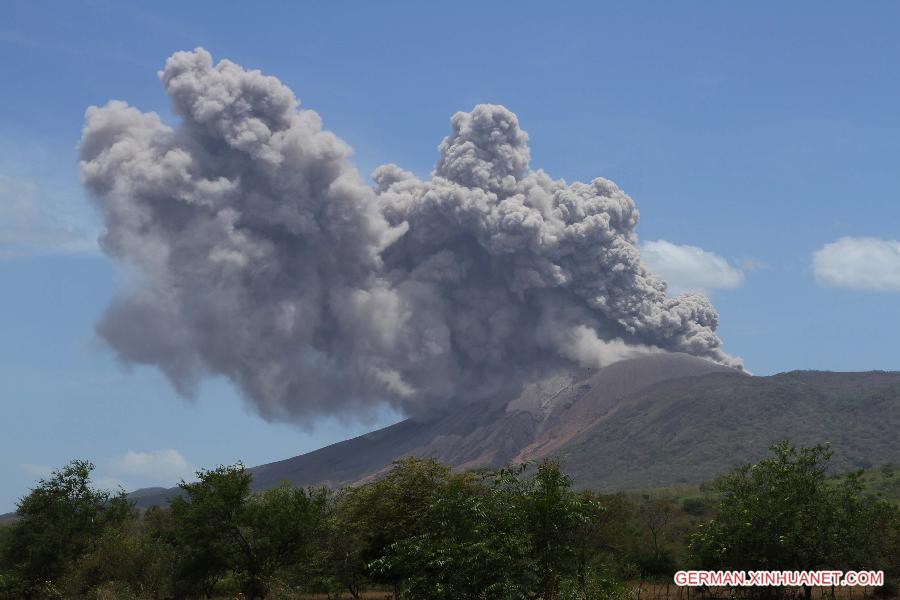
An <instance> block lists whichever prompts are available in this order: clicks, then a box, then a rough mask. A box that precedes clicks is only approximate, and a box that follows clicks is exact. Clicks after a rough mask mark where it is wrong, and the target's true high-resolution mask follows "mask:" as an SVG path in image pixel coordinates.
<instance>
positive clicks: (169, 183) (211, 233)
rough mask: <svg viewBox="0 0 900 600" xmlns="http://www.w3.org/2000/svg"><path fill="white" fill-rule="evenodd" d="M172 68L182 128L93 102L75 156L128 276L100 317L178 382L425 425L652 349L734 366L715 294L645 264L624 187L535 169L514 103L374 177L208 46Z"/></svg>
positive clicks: (291, 412) (455, 128) (259, 80)
mask: <svg viewBox="0 0 900 600" xmlns="http://www.w3.org/2000/svg"><path fill="white" fill-rule="evenodd" d="M159 75H160V79H161V81H162V83H163V86H164V87H165V90H166V93H167V94H168V95H169V97H170V98H171V100H172V103H173V106H174V109H175V111H176V112H177V113H178V115H179V116H180V117H181V124H180V125H179V126H178V127H177V128H174V129H173V128H172V127H169V126H168V125H166V124H164V123H163V122H162V121H161V120H160V119H159V117H158V116H157V115H156V114H154V113H142V112H140V111H139V110H137V109H135V108H132V107H130V106H128V105H127V104H125V103H124V102H119V101H112V102H110V103H109V104H107V105H106V106H104V107H102V108H97V107H92V108H89V109H88V111H87V115H86V124H85V128H84V134H83V137H82V140H81V145H80V158H81V162H80V168H81V174H82V178H83V181H84V183H85V185H86V186H87V188H88V189H89V190H90V191H91V193H92V194H93V196H94V197H95V198H96V199H97V202H98V204H99V206H100V208H101V209H102V211H103V214H104V217H105V222H106V233H105V234H104V236H103V238H102V240H101V241H102V246H103V249H104V251H105V252H106V253H107V254H109V255H110V256H111V257H114V258H116V259H119V260H121V261H122V262H124V263H125V264H126V265H127V266H128V267H129V269H128V272H129V273H130V274H132V277H130V278H129V280H128V285H127V286H125V287H126V289H125V291H123V293H122V294H121V296H120V297H119V298H118V299H116V300H115V301H114V303H113V304H112V306H110V307H109V308H108V310H107V311H106V313H105V314H104V316H103V318H102V320H101V321H100V323H99V324H98V326H97V328H98V331H99V333H100V335H101V336H102V337H103V338H104V339H105V340H107V341H108V342H109V344H111V345H112V347H113V348H114V349H115V350H116V351H117V352H118V354H119V355H120V356H121V357H122V358H123V359H124V360H125V361H128V362H133V363H143V364H150V365H156V366H157V367H159V368H160V369H161V370H162V371H163V372H165V374H166V375H167V376H168V378H169V379H170V380H171V381H172V383H173V385H174V386H175V387H176V388H177V390H178V391H179V392H180V393H182V394H184V395H187V396H189V395H190V394H192V393H193V391H194V390H195V388H196V386H197V384H198V382H199V380H200V379H201V378H202V377H203V376H204V375H206V374H220V375H224V376H226V377H228V378H229V379H230V380H231V381H233V382H234V383H235V384H236V385H237V386H238V387H239V388H240V389H241V390H242V392H243V393H244V395H245V396H246V398H247V399H248V400H249V401H250V402H251V403H252V404H253V405H255V407H256V408H257V409H258V411H259V413H260V414H262V415H263V416H264V417H266V418H269V419H281V420H294V421H301V420H302V419H304V418H308V417H314V416H316V415H321V414H329V413H330V414H334V413H337V414H348V413H355V414H358V413H360V412H362V413H364V412H366V411H368V410H370V409H371V408H372V407H373V406H376V405H377V404H379V403H380V402H384V401H386V402H390V403H392V404H393V405H394V406H396V407H398V408H400V409H401V410H403V411H405V412H406V413H408V414H411V415H413V416H419V417H424V416H427V415H428V414H429V413H431V412H433V411H437V410H441V409H444V408H446V407H447V406H448V404H452V403H458V402H469V401H472V400H477V399H479V398H484V397H488V396H495V395H497V394H502V393H504V392H509V391H511V390H514V389H516V388H517V387H518V386H521V385H522V384H523V383H525V382H527V381H528V380H530V379H533V378H536V377H539V376H542V375H544V374H546V373H548V372H549V371H553V370H558V369H560V368H566V367H568V368H571V367H572V366H573V365H581V366H590V367H598V366H603V365H605V364H608V363H610V362H614V361H616V360H620V359H622V358H625V357H629V356H633V355H636V354H640V353H643V352H649V351H665V350H668V351H680V352H688V353H690V354H694V355H696V356H701V357H706V358H708V359H711V360H713V361H716V362H720V363H723V364H729V365H733V366H739V361H737V360H736V359H733V358H731V357H729V356H728V355H727V354H725V353H724V352H722V350H721V349H720V342H719V339H718V338H717V337H716V335H715V329H716V326H717V324H718V314H717V313H716V311H715V309H714V308H713V307H712V306H711V304H710V303H709V301H708V300H707V299H706V298H705V297H703V296H698V295H684V296H679V297H676V298H669V297H667V295H666V284H665V283H664V282H663V281H661V280H660V279H658V278H656V277H655V276H653V275H651V274H650V273H648V272H647V270H646V269H645V268H644V267H643V266H642V265H641V261H640V257H639V255H638V250H637V248H636V246H635V243H636V241H637V237H636V235H635V232H634V230H635V226H636V225H637V222H638V211H637V209H636V208H635V205H634V203H633V202H632V200H631V198H629V197H628V196H627V195H626V194H625V193H623V192H622V191H621V190H620V189H619V188H618V187H617V186H616V185H615V184H614V183H612V182H611V181H608V180H606V179H599V178H598V179H595V180H594V181H592V182H590V183H579V182H575V183H572V184H567V183H565V182H564V181H561V180H554V179H551V178H550V176H549V175H547V174H546V173H544V172H543V171H541V170H532V169H531V168H530V166H529V160H530V155H529V149H528V136H527V134H526V133H525V132H524V131H523V130H522V129H521V128H520V127H519V123H518V120H517V119H516V116H515V115H514V114H513V113H512V112H510V111H509V110H507V109H506V108H504V107H503V106H497V105H490V104H482V105H478V106H476V107H475V108H474V109H473V110H472V112H468V113H466V112H459V113H457V114H455V115H454V116H453V118H452V120H451V132H450V135H449V136H447V137H446V138H445V139H444V140H443V142H441V144H440V158H439V159H438V161H437V164H436V165H435V168H434V172H433V173H432V176H431V178H430V179H427V180H422V179H419V178H417V177H416V176H415V175H413V174H412V173H410V172H407V171H404V170H403V169H401V168H400V167H398V166H395V165H392V164H391V165H386V166H382V167H379V168H378V169H376V171H375V172H374V173H373V175H372V178H373V180H374V182H375V186H374V187H372V186H370V185H368V184H367V183H366V182H365V181H364V180H363V179H362V178H361V177H360V175H359V174H358V173H357V171H356V170H355V168H354V167H353V165H352V164H351V163H350V162H349V156H350V148H349V147H348V146H347V145H346V144H345V143H344V142H342V141H341V140H340V139H339V138H337V137H336V136H335V135H334V134H332V133H331V132H329V131H327V130H324V129H322V124H321V120H320V118H319V115H318V114H316V113H315V112H313V111H311V110H298V102H297V100H296V98H295V97H294V95H293V93H292V92H291V90H289V89H288V88H287V87H285V86H284V85H283V84H282V83H281V82H279V81H278V80H277V79H275V78H273V77H267V76H264V75H262V74H261V73H260V72H258V71H245V70H244V69H243V68H241V67H240V66H238V65H236V64H234V63H232V62H229V61H227V60H223V61H221V62H219V63H218V64H215V65H214V64H213V62H212V57H211V56H210V55H209V53H207V52H206V51H205V50H202V49H197V50H195V51H194V52H179V53H176V54H174V55H173V56H172V57H170V58H169V59H168V61H166V65H165V69H164V70H163V71H162V72H160V74H159Z"/></svg>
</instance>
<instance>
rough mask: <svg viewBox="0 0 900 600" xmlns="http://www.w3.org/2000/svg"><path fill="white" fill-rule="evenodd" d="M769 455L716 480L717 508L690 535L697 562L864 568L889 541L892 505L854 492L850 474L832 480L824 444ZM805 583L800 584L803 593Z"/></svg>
mask: <svg viewBox="0 0 900 600" xmlns="http://www.w3.org/2000/svg"><path fill="white" fill-rule="evenodd" d="M771 451H772V453H773V455H774V456H772V457H771V458H767V459H765V460H762V461H760V462H759V463H757V464H755V465H746V466H743V467H740V468H738V469H735V470H734V471H733V472H732V473H730V474H728V475H726V476H724V477H723V478H721V479H720V480H719V481H718V489H719V492H720V493H721V495H722V496H721V500H720V502H719V505H718V508H717V514H716V516H715V518H713V519H712V520H711V521H709V522H708V523H706V524H704V525H701V526H700V528H699V529H698V530H697V531H696V532H695V533H694V534H693V535H692V536H691V541H690V550H691V553H692V555H693V557H694V559H695V560H696V561H697V562H698V563H699V564H700V565H701V566H704V567H710V568H719V569H740V570H770V569H775V570H816V569H845V570H846V569H861V568H872V567H873V566H874V565H875V564H878V562H879V561H880V560H881V559H882V558H883V556H880V555H881V554H883V553H884V552H885V551H886V548H887V547H889V546H890V542H889V541H888V540H889V537H890V535H891V533H890V532H892V531H894V530H895V528H896V509H895V508H893V507H891V506H890V505H889V504H888V503H886V502H884V501H881V500H877V499H874V498H865V497H863V496H862V494H861V490H862V488H861V484H860V482H859V478H858V476H851V477H849V478H846V479H845V480H844V481H843V482H842V483H840V484H839V485H834V484H833V483H832V482H830V481H828V478H827V477H826V467H827V463H828V460H829V459H830V458H831V451H830V450H829V449H828V447H827V446H824V445H817V446H813V447H810V448H800V449H797V448H795V447H794V446H792V445H790V444H789V443H787V442H783V443H780V444H777V445H775V446H772V448H771ZM810 594H811V589H810V588H806V595H807V597H809V596H810Z"/></svg>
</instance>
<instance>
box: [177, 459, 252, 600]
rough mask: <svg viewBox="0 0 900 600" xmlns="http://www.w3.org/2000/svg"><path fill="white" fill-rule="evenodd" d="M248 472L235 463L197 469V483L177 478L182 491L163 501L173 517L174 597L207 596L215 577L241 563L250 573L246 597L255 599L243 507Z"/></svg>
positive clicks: (248, 478)
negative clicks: (176, 560)
mask: <svg viewBox="0 0 900 600" xmlns="http://www.w3.org/2000/svg"><path fill="white" fill-rule="evenodd" d="M251 477H252V476H251V475H250V473H248V472H247V471H246V469H244V466H243V465H242V464H240V463H238V464H236V465H233V466H220V467H218V468H216V469H213V470H202V471H198V472H197V479H198V481H196V482H192V483H187V482H184V481H182V482H181V484H180V487H181V489H182V492H183V493H182V495H180V496H176V497H174V498H171V499H170V501H169V504H170V507H171V511H172V518H173V520H174V525H175V527H174V529H173V535H174V539H173V540H172V541H173V542H174V544H175V545H176V546H177V547H178V550H179V564H178V572H177V576H176V595H177V596H180V597H197V596H201V595H205V596H207V597H209V596H211V595H212V592H213V590H214V588H215V586H216V583H217V582H218V580H219V579H220V578H221V577H222V576H223V575H224V574H225V573H226V572H227V571H228V570H229V569H231V568H232V567H233V566H234V565H236V564H238V563H242V564H243V565H245V566H246V567H247V568H248V569H249V571H250V573H248V574H247V577H248V579H250V581H248V582H247V584H246V588H247V590H246V591H247V592H249V593H248V595H250V596H251V597H259V590H257V589H255V586H256V585H257V584H259V585H261V582H258V581H254V576H255V574H256V568H255V567H256V561H255V556H254V554H253V549H252V546H251V545H250V541H249V540H248V538H247V531H246V525H245V509H246V506H247V504H248V502H249V499H250V480H251Z"/></svg>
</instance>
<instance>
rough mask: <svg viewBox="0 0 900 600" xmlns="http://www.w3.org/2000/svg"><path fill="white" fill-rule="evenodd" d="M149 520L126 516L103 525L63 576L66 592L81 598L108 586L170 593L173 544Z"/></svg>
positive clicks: (122, 592) (143, 593)
mask: <svg viewBox="0 0 900 600" xmlns="http://www.w3.org/2000/svg"><path fill="white" fill-rule="evenodd" d="M157 510H158V509H157ZM155 512H156V511H153V512H152V513H151V517H152V515H153V514H155ZM150 523H151V522H148V521H147V520H146V519H143V520H138V519H128V520H125V521H123V522H121V523H118V524H116V525H112V526H109V527H107V528H106V530H104V532H103V533H102V534H101V535H100V537H99V538H98V539H97V540H96V541H95V542H94V544H93V545H92V547H91V548H90V549H88V550H87V551H86V552H85V553H84V554H82V555H81V556H80V557H79V558H78V560H76V561H75V563H74V565H73V566H72V568H71V570H70V572H69V574H68V575H67V576H66V578H65V580H64V584H63V586H62V587H63V589H64V590H65V593H66V596H67V597H73V598H85V597H89V596H90V594H91V593H92V592H93V593H95V595H100V594H99V593H98V592H99V591H101V590H104V589H107V590H109V589H112V590H117V593H118V595H119V596H121V597H130V596H139V597H142V598H154V599H158V598H164V597H170V596H171V594H172V592H173V589H174V588H173V583H174V579H173V577H174V571H173V568H172V565H173V563H174V562H175V555H174V548H173V547H172V546H170V545H169V544H167V543H165V542H164V541H162V540H161V539H159V538H158V537H157V536H155V535H153V531H152V530H151V528H150Z"/></svg>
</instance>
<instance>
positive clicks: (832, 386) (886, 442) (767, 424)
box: [132, 353, 900, 506]
mask: <svg viewBox="0 0 900 600" xmlns="http://www.w3.org/2000/svg"><path fill="white" fill-rule="evenodd" d="M897 427H900V373H898V372H891V371H867V372H855V373H853V372H851V373H836V372H831V371H810V370H802V371H789V372H785V373H779V374H776V375H770V376H764V377H760V376H751V375H747V374H746V373H743V372H739V371H736V370H733V369H730V368H728V367H724V366H722V365H718V364H715V363H712V362H710V361H707V360H704V359H700V358H696V357H693V356H689V355H684V354H673V353H665V354H651V355H647V356H643V357H640V358H635V359H630V360H625V361H620V362H618V363H614V364H613V365H610V366H608V367H606V368H604V369H600V370H593V371H589V370H579V371H573V372H571V373H561V374H559V375H557V376H555V377H551V378H548V379H546V380H543V381H541V382H538V383H537V384H533V385H532V386H528V387H527V388H526V389H525V390H523V391H522V393H521V394H520V395H518V396H517V397H516V398H513V399H512V400H510V401H508V402H504V403H482V404H478V403H476V404H467V405H463V406H460V407H459V408H458V409H457V410H454V411H451V412H449V413H447V414H445V415H443V416H441V417H439V418H436V419H434V420H431V421H427V422H416V421H414V420H411V419H407V420H404V421H401V422H399V423H395V424H393V425H390V426H388V427H385V428H383V429H379V430H377V431H373V432H370V433H366V434H364V435H361V436H358V437H356V438H352V439H349V440H345V441H342V442H338V443H336V444H332V445H329V446H325V447H323V448H320V449H318V450H314V451H312V452H308V453H306V454H302V455H299V456H295V457H291V458H287V459H283V460H280V461H275V462H272V463H267V464H264V465H259V466H257V467H253V468H251V469H250V472H251V473H252V474H253V488H254V489H257V490H262V489H267V488H270V487H273V486H275V485H278V484H279V483H280V482H281V481H282V480H287V481H289V482H290V483H292V484H294V485H328V486H331V487H340V486H343V485H350V484H354V483H359V482H363V481H367V480H370V479H372V478H374V477H377V476H378V475H379V474H381V473H383V472H384V471H385V470H386V469H388V468H390V465H391V463H392V461H393V460H396V459H398V458H401V457H404V456H420V457H429V458H435V459H437V460H440V461H442V462H445V463H448V464H451V465H452V466H454V467H456V468H458V469H466V468H473V467H480V466H486V467H498V466H503V465H506V464H509V463H511V462H517V461H522V460H539V459H541V458H543V457H547V456H554V457H558V458H559V459H560V460H562V461H563V464H564V466H565V468H566V469H567V471H569V472H570V474H571V475H572V476H573V478H574V480H575V484H576V485H577V486H579V487H591V488H595V489H598V490H603V491H612V490H616V489H628V488H636V487H658V486H666V485H677V484H682V483H699V482H701V481H705V480H708V479H710V478H712V477H715V476H716V475H719V474H721V473H722V472H724V471H726V470H727V469H729V468H731V467H733V466H735V465H737V464H743V463H746V462H751V461H753V460H757V459H758V458H760V457H762V456H763V455H764V454H765V453H766V449H767V448H768V446H769V445H771V444H772V443H775V442H777V441H780V440H782V439H791V440H792V441H794V442H796V443H800V444H811V443H816V442H820V441H832V442H834V443H835V450H836V455H835V461H834V464H835V467H836V468H839V469H845V470H848V469H850V468H854V467H856V466H865V465H866V464H876V463H883V462H900V442H898V441H897V439H896V437H897V436H895V435H893V433H892V432H893V431H896V429H897ZM873 435H874V438H872V436H873ZM866 436H868V437H869V438H872V439H874V440H875V442H874V443H871V442H869V443H864V442H863V440H865V439H866ZM138 492H140V491H138ZM138 492H135V495H133V496H132V497H133V498H134V499H135V501H136V502H137V503H138V504H139V505H144V506H146V505H149V504H153V503H163V502H164V501H165V496H166V495H169V496H171V495H172V494H173V493H177V492H178V490H177V488H172V489H169V490H166V492H165V493H155V494H153V493H141V494H138Z"/></svg>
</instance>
